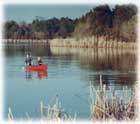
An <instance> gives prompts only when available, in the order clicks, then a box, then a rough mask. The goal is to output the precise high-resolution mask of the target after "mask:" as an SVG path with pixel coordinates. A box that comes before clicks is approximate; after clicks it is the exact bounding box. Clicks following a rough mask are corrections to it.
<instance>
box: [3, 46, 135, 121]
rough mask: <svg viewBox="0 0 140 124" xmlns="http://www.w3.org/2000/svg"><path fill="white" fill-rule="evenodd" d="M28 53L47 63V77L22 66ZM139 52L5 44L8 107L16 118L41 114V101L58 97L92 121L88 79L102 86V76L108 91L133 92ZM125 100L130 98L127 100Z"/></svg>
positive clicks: (70, 109) (70, 112) (69, 110)
mask: <svg viewBox="0 0 140 124" xmlns="http://www.w3.org/2000/svg"><path fill="white" fill-rule="evenodd" d="M28 52H31V54H32V56H33V59H34V60H33V63H36V58H37V56H40V57H41V58H42V59H43V62H44V63H47V64H48V70H47V72H46V74H47V76H46V77H41V76H40V75H39V74H38V73H36V72H32V73H27V72H26V71H25V70H24V68H23V67H24V65H25V64H24V59H25V56H26V54H27V53H28ZM135 65H136V55H135V51H133V50H112V49H98V50H97V49H78V48H49V47H47V46H46V45H39V44H34V45H29V44H15V45H12V44H9V45H6V47H5V97H4V99H5V106H4V117H5V118H7V114H8V108H9V107H10V108H11V110H12V112H13V116H14V119H21V118H26V114H25V113H26V112H28V114H29V116H30V117H32V118H36V119H38V118H40V101H43V102H44V104H45V105H46V106H47V104H49V103H50V101H52V99H53V98H54V97H55V96H56V95H57V96H58V97H59V100H60V101H61V104H62V107H63V108H64V110H65V112H66V113H67V114H68V115H70V116H72V117H73V116H74V113H76V114H77V118H78V119H90V101H89V100H90V98H89V82H91V83H92V85H94V86H95V87H96V88H98V87H99V77H100V74H101V75H102V80H103V83H105V84H106V86H107V90H112V91H115V94H116V95H117V96H118V97H122V98H124V93H123V90H127V91H129V93H130V95H129V98H128V99H130V97H131V95H132V91H133V87H134V84H135V81H136V71H135ZM128 99H126V101H127V100H128Z"/></svg>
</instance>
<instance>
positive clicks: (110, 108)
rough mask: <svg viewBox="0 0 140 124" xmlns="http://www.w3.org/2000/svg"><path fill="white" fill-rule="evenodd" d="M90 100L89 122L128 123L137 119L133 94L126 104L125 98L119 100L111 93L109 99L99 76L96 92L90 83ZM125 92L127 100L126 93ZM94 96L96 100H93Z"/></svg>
mask: <svg viewBox="0 0 140 124" xmlns="http://www.w3.org/2000/svg"><path fill="white" fill-rule="evenodd" d="M89 91H90V98H91V105H90V111H91V120H93V121H94V120H98V121H105V120H114V121H116V120H117V121H128V120H136V118H137V113H138V112H137V111H136V109H135V108H136V106H137V101H136V98H135V95H134V94H133V95H132V96H131V98H130V100H129V101H128V102H126V101H125V100H126V99H125V98H119V97H117V96H115V93H114V92H112V97H111V98H109V97H108V96H107V92H106V86H105V85H103V84H102V76H101V75H100V88H99V89H98V90H97V89H95V88H94V87H93V85H91V83H90V88H89ZM123 92H125V97H126V98H127V96H128V93H127V91H123ZM94 94H96V99H94V98H93V96H94Z"/></svg>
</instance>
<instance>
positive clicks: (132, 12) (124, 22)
mask: <svg viewBox="0 0 140 124" xmlns="http://www.w3.org/2000/svg"><path fill="white" fill-rule="evenodd" d="M136 27H137V7H136V6H135V5H133V4H128V5H116V6H115V7H114V8H111V7H110V6H109V5H100V6H97V7H93V8H92V9H91V10H90V11H89V12H87V13H86V14H84V15H82V16H81V17H80V18H76V19H70V18H69V17H62V18H55V17H54V18H51V19H47V20H46V19H37V18H35V19H34V20H33V21H32V22H31V23H26V22H25V21H23V22H20V23H17V22H16V21H14V20H10V21H6V22H5V24H4V38H5V39H54V38H68V37H79V38H82V37H89V36H95V37H97V38H98V37H101V36H102V37H104V38H106V39H117V40H120V41H125V42H135V41H136Z"/></svg>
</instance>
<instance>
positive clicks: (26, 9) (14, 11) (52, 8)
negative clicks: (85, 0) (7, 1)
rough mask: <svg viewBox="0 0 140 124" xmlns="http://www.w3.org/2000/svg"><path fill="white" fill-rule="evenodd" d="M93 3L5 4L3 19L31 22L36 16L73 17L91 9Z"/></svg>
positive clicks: (48, 17)
mask: <svg viewBox="0 0 140 124" xmlns="http://www.w3.org/2000/svg"><path fill="white" fill-rule="evenodd" d="M93 7H94V5H5V7H4V12H5V14H4V17H5V20H6V21H7V20H14V21H17V22H22V21H26V22H32V20H33V19H35V18H36V16H41V17H44V18H45V19H50V18H53V17H56V18H61V17H69V18H71V19H75V18H78V17H81V16H82V15H83V14H85V13H87V12H88V11H90V9H92V8H93Z"/></svg>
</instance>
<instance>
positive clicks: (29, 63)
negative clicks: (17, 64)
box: [25, 54, 32, 65]
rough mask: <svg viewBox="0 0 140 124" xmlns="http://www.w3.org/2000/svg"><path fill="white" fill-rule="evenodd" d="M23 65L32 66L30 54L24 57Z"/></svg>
mask: <svg viewBox="0 0 140 124" xmlns="http://www.w3.org/2000/svg"><path fill="white" fill-rule="evenodd" d="M25 63H26V65H32V56H31V55H30V54H27V55H26V58H25Z"/></svg>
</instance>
